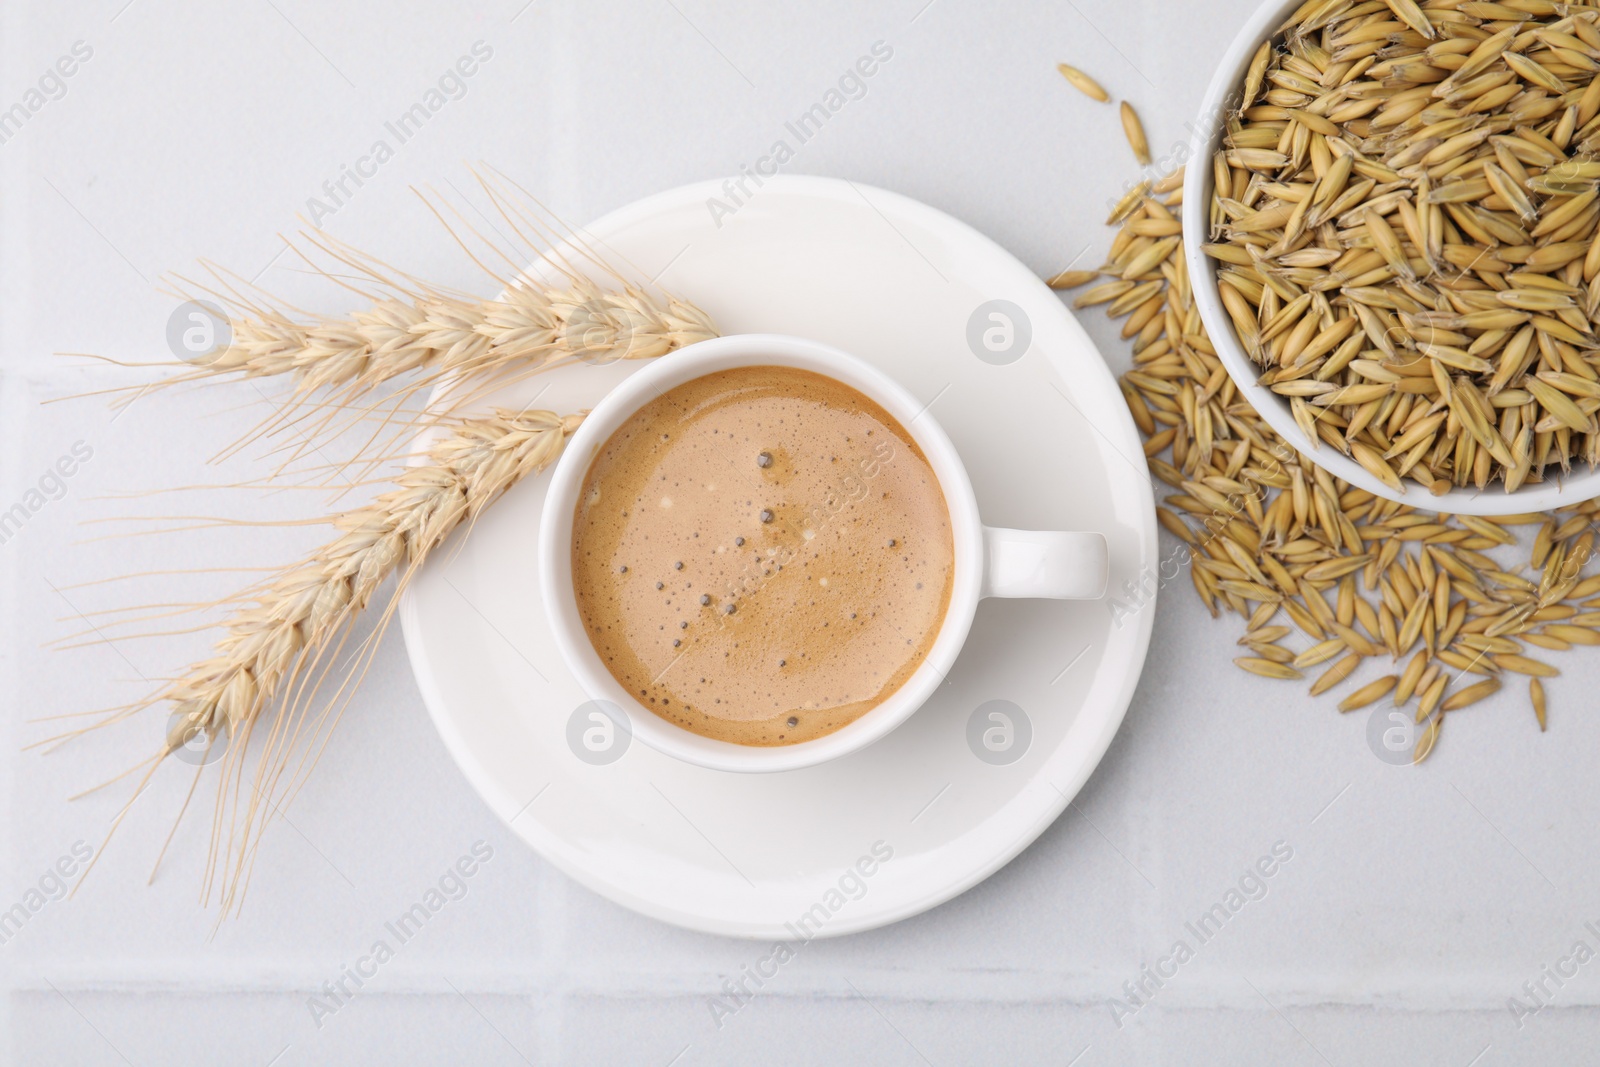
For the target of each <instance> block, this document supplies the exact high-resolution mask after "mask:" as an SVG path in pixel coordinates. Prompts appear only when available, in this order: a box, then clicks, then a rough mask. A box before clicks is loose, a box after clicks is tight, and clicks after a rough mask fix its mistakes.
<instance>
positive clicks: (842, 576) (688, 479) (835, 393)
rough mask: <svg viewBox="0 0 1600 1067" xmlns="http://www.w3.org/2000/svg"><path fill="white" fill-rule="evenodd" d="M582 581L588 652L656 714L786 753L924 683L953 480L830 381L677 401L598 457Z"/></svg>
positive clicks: (748, 382) (798, 376)
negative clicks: (785, 748)
mask: <svg viewBox="0 0 1600 1067" xmlns="http://www.w3.org/2000/svg"><path fill="white" fill-rule="evenodd" d="M572 570H573V583H574V590H575V592H576V595H577V601H578V609H579V613H580V615H581V617H582V619H583V623H584V628H585V630H586V631H587V632H588V635H589V639H590V641H591V642H592V643H593V645H594V647H595V650H596V651H597V652H598V653H599V655H600V658H601V660H602V661H603V662H604V663H605V665H606V668H607V669H608V670H609V671H610V672H611V674H612V676H613V677H615V678H616V679H617V681H618V682H619V683H621V685H622V686H623V687H624V688H625V689H626V690H627V691H628V692H629V693H630V694H631V695H633V696H634V698H635V699H636V700H637V701H638V702H639V703H640V704H641V705H643V706H644V707H645V708H648V709H649V710H650V711H652V712H654V713H655V714H657V715H659V716H661V717H662V718H664V719H667V720H668V721H671V722H674V723H677V724H678V725H680V726H683V727H685V728H686V729H689V730H691V731H693V732H695V733H697V734H702V735H704V736H707V737H713V738H717V739H719V740H724V741H732V742H735V743H738V744H747V745H788V744H795V743H797V742H801V741H807V740H811V739H813V738H816V737H821V736H823V735H825V734H828V733H831V732H833V731H834V730H837V729H839V728H840V727H842V726H845V725H847V724H848V723H850V722H852V721H854V720H855V719H857V718H859V717H860V716H861V715H862V714H864V713H865V712H867V711H869V710H871V709H872V708H873V707H876V706H877V705H878V704H880V703H882V702H883V701H884V700H885V699H886V698H888V697H889V696H890V695H891V694H893V693H894V692H895V691H896V690H897V689H899V688H900V686H901V685H903V684H904V683H905V681H906V679H908V678H909V677H910V676H911V674H912V673H913V672H914V671H915V670H916V669H917V667H918V666H920V665H921V663H922V661H923V659H924V658H925V657H926V655H927V652H928V649H929V648H930V647H932V645H933V642H934V639H935V638H936V637H937V636H938V631H939V627H940V626H941V624H942V623H943V621H944V615H945V611H946V609H947V608H948V607H949V602H950V592H951V584H952V578H953V574H954V546H953V537H952V532H951V523H950V514H949V509H948V507H947V506H946V503H945V499H944V494H943V492H942V491H941V489H940V487H939V483H938V479H937V478H936V476H935V475H934V472H933V469H932V467H931V466H930V465H929V463H928V461H927V458H926V457H925V456H924V455H923V453H922V450H921V449H920V448H919V447H918V446H917V444H916V442H915V441H914V440H913V439H912V438H911V436H910V434H908V433H907V432H906V430H905V429H904V428H903V427H902V426H901V425H900V424H899V423H898V422H897V421H896V420H895V419H894V417H893V416H891V415H890V414H889V413H888V412H887V411H885V410H884V409H883V408H882V407H881V406H879V405H878V404H877V403H875V402H874V401H872V400H871V399H870V398H868V397H867V396H865V395H864V394H862V393H860V392H859V391H857V390H855V389H853V388H851V387H850V386H847V385H844V384H843V383H841V382H838V381H835V380H833V379H831V378H827V377H825V376H823V375H820V374H815V373H812V372H810V371H803V370H796V369H793V368H787V367H743V368H738V369H735V370H729V371H722V372H718V373H715V374H710V375H706V376H705V377H702V378H697V379H695V380H693V381H690V382H687V383H685V384H683V385H680V386H678V387H676V388H674V389H672V390H670V391H668V392H667V393H665V394H664V395H663V396H661V397H658V398H657V399H656V400H654V401H652V402H650V403H649V404H647V405H645V406H644V407H642V408H641V409H640V410H639V411H638V412H636V413H635V414H634V415H633V416H632V417H631V418H630V419H629V420H628V422H627V423H625V424H624V425H623V426H622V427H621V428H619V429H618V430H617V431H616V433H614V434H613V435H612V436H611V438H610V439H608V440H607V441H606V443H605V444H604V445H603V446H602V447H601V448H600V450H599V452H598V453H597V455H596V457H595V459H594V461H593V462H592V463H591V464H590V467H589V470H588V472H587V474H586V475H585V477H584V482H583V487H582V490H581V492H580V494H579V500H578V504H577V507H576V511H575V515H574V526H573V545H572ZM674 642H676V644H674Z"/></svg>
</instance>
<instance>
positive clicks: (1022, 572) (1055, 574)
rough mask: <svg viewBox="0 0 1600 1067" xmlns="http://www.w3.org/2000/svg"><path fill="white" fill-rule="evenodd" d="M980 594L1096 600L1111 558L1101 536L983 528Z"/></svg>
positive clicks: (1104, 587)
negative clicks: (981, 587) (981, 590)
mask: <svg viewBox="0 0 1600 1067" xmlns="http://www.w3.org/2000/svg"><path fill="white" fill-rule="evenodd" d="M983 556H984V567H983V592H982V594H981V595H982V596H985V597H992V596H993V597H1008V598H1016V597H1033V598H1039V599H1045V600H1098V599H1100V598H1101V597H1103V596H1105V593H1106V580H1107V575H1108V573H1109V571H1110V558H1109V553H1108V551H1107V549H1106V539H1105V535H1103V534H1097V533H1066V532H1058V531H1053V530H1006V529H1002V528H1000V527H996V526H985V527H984V528H983Z"/></svg>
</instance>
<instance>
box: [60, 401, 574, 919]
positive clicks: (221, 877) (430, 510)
mask: <svg viewBox="0 0 1600 1067" xmlns="http://www.w3.org/2000/svg"><path fill="white" fill-rule="evenodd" d="M582 418H583V417H582V416H581V415H566V416H562V415H558V414H556V413H554V412H549V411H532V412H520V413H513V412H497V413H496V414H494V415H492V416H487V417H483V418H473V419H468V420H464V421H461V422H459V423H457V424H455V425H453V426H450V427H449V428H448V430H445V428H444V427H441V428H440V430H439V432H442V433H443V434H444V436H443V437H442V438H441V439H439V440H437V441H436V442H435V443H434V444H432V445H431V446H430V447H429V449H428V452H427V457H426V461H425V462H423V463H420V464H418V465H415V466H409V467H406V468H404V469H403V470H402V471H401V472H400V473H399V474H398V475H397V476H396V478H395V479H394V481H395V488H393V489H392V490H390V491H388V492H385V493H383V494H381V495H380V496H378V497H377V498H375V499H374V500H372V501H371V502H370V503H367V504H365V505H363V506H361V507H358V508H355V509H353V510H351V511H347V512H344V513H341V514H338V515H334V516H331V517H330V518H329V519H328V520H327V521H328V523H329V524H330V525H331V526H332V527H333V528H334V529H335V530H337V531H338V535H337V536H336V537H335V538H334V539H333V540H332V541H330V542H329V543H328V544H326V545H325V546H323V547H322V548H320V549H318V550H317V551H315V552H313V553H312V554H311V555H310V556H308V557H307V558H306V559H304V560H302V561H301V562H299V563H297V564H294V565H292V566H290V567H288V568H286V569H285V570H283V571H282V572H281V573H279V574H277V575H275V576H274V577H272V578H270V579H268V580H266V581H264V582H262V583H261V584H259V585H258V586H256V587H254V588H252V589H249V590H246V591H245V592H244V593H243V594H241V596H240V597H239V598H238V599H239V600H240V601H242V602H244V604H245V606H243V607H241V608H240V609H239V610H237V611H236V612H235V613H234V614H233V615H232V617H231V618H230V619H228V621H227V622H226V623H225V624H224V627H223V636H222V637H221V639H220V640H219V641H218V642H217V645H216V648H215V654H214V655H213V656H212V657H211V658H210V659H207V660H203V661H201V662H198V663H195V664H193V665H192V666H191V667H190V668H189V669H188V670H187V671H186V672H185V673H184V675H183V676H182V677H181V678H180V679H179V680H178V681H176V682H174V683H172V684H171V685H169V686H168V687H166V688H165V689H164V690H162V691H160V692H159V693H157V694H155V695H154V696H153V697H152V698H151V699H149V700H147V701H144V702H142V703H140V704H138V705H135V706H133V707H130V708H127V709H123V710H121V711H119V712H118V713H116V714H115V715H114V716H112V717H111V718H110V719H107V720H104V721H102V722H100V723H97V724H96V725H97V726H99V725H105V724H106V723H107V722H110V721H116V720H118V719H122V718H125V717H127V716H129V715H132V714H135V713H137V712H138V711H141V710H144V709H145V708H148V707H151V706H154V705H157V704H170V705H171V706H172V707H173V709H175V711H176V713H177V714H176V715H175V717H174V719H173V721H172V725H171V728H170V731H169V734H168V737H167V740H166V743H165V745H164V746H163V747H162V749H161V750H160V752H159V753H158V755H157V757H156V759H155V760H154V761H153V762H152V765H151V768H150V771H149V772H147V774H146V776H145V779H146V781H148V779H149V777H150V775H151V774H153V773H154V771H155V769H156V767H158V766H160V764H161V762H162V761H163V760H164V759H165V758H166V757H167V756H169V755H170V754H171V753H172V752H174V751H176V750H177V749H178V748H179V747H180V746H182V745H184V744H185V743H186V742H187V741H189V740H190V739H191V738H193V737H194V736H195V735H196V734H197V733H203V734H205V735H206V737H207V738H208V739H210V741H211V742H213V743H215V742H216V741H217V739H219V738H220V737H222V736H223V735H224V734H226V735H227V737H228V739H229V741H230V742H231V743H230V745H229V748H228V750H227V752H226V753H225V755H224V757H223V760H222V764H221V766H222V774H221V777H220V779H219V781H218V792H217V809H216V818H215V819H214V820H213V825H212V842H211V852H210V859H209V862H208V875H207V898H208V899H209V898H210V889H211V886H212V885H213V879H214V880H215V885H216V887H217V891H218V894H219V900H220V901H221V903H222V905H223V913H224V914H227V913H228V911H229V910H230V909H232V908H236V907H237V906H238V905H240V904H241V903H242V893H243V889H244V885H245V882H246V879H247V875H248V871H249V867H250V863H251V861H252V859H253V854H254V846H255V843H256V841H257V840H258V839H259V835H260V831H261V830H262V829H264V828H265V825H266V823H267V821H268V820H269V819H270V817H271V816H272V815H273V814H274V813H275V812H276V811H277V810H278V808H279V807H280V806H281V805H282V804H284V803H287V801H288V799H289V798H290V797H291V796H292V794H293V792H294V791H295V789H297V788H298V785H299V783H300V782H302V781H303V780H304V775H305V773H306V772H308V771H309V770H310V767H311V765H312V764H314V762H315V757H316V755H317V754H318V753H319V752H320V749H321V745H322V743H323V742H324V741H325V740H326V736H327V733H328V730H329V729H331V727H332V725H333V723H334V722H335V721H336V720H337V717H338V713H339V711H340V710H342V707H343V703H344V701H345V700H346V699H347V698H348V697H349V695H350V693H351V692H352V691H353V689H354V686H355V684H357V683H358V682H359V677H360V675H361V673H363V672H364V670H365V667H366V664H367V663H368V662H370V657H371V653H372V650H373V649H375V647H376V645H377V642H378V640H379V639H380V638H381V636H382V634H383V632H384V629H385V628H386V627H387V625H388V623H389V621H390V620H391V619H392V617H393V614H394V611H395V608H396V606H397V604H398V602H399V598H400V595H401V593H403V592H404V590H405V588H406V586H407V584H408V583H409V582H410V580H411V579H412V578H413V577H414V576H415V574H416V573H417V571H418V569H419V568H420V567H421V566H422V564H423V563H424V561H426V560H427V559H428V557H429V555H430V553H432V552H433V551H434V550H435V549H437V548H438V547H439V545H441V544H442V543H443V542H444V541H445V539H446V538H447V537H449V536H450V534H451V533H452V532H453V531H455V530H457V529H458V528H460V527H462V526H463V525H470V524H471V523H472V522H473V521H474V520H476V519H477V518H478V517H479V516H480V515H482V514H483V512H484V511H485V510H486V509H487V508H488V507H489V506H490V505H491V504H492V503H493V502H494V501H495V500H497V499H498V498H499V497H500V495H501V494H503V493H504V492H505V491H506V490H508V489H510V488H511V487H512V486H513V485H515V484H516V483H517V482H519V481H521V480H522V479H523V478H526V477H528V476H529V475H532V474H535V473H538V472H539V471H542V470H544V469H545V468H546V467H548V466H550V464H551V463H553V462H554V461H555V460H556V459H557V458H558V457H559V456H560V454H561V450H562V447H563V446H564V444H565V442H566V440H567V438H568V437H569V436H570V435H571V434H572V432H573V431H574V430H575V429H576V428H577V427H578V425H579V424H580V423H581V422H582ZM391 576H398V582H397V583H396V585H395V587H394V588H393V591H392V592H391V593H390V594H389V595H388V598H387V601H386V602H385V604H384V606H383V608H382V610H381V612H380V614H379V616H378V621H377V627H376V630H375V631H374V632H373V633H372V634H371V635H370V636H368V637H367V638H366V639H365V640H364V642H363V643H362V645H361V647H360V648H359V649H358V650H357V651H356V653H355V654H354V656H353V657H352V658H353V660H354V666H352V667H350V668H348V669H347V674H346V677H345V680H344V681H343V682H341V683H340V684H339V686H338V687H337V691H336V692H335V693H333V694H331V695H324V694H322V693H321V689H322V686H323V682H324V681H325V680H326V678H327V676H328V674H329V672H330V670H332V669H333V664H334V661H335V659H336V658H337V657H338V655H339V654H340V653H341V652H342V650H343V648H344V645H345V643H346V641H347V639H348V638H349V636H350V633H351V629H352V627H353V625H354V624H355V622H356V621H357V619H358V618H359V617H361V616H362V614H363V613H364V612H366V611H367V610H368V608H369V607H370V606H371V605H372V604H373V601H374V599H375V598H377V596H378V594H379V590H380V588H381V587H382V586H383V584H384V582H385V581H386V580H387V579H388V578H390V577H391ZM341 669H344V668H341ZM90 728H91V729H92V728H95V727H90ZM258 731H264V732H265V734H266V736H265V737H264V738H262V739H260V746H259V749H258V753H259V754H258V757H257V762H256V767H255V770H254V774H253V776H250V777H251V780H250V783H249V788H248V789H247V790H241V786H242V785H243V783H244V779H245V778H246V777H247V775H248V772H247V770H246V768H245V759H246V752H247V749H248V748H249V745H250V741H251V739H252V738H254V737H255V736H256V735H257V733H258ZM140 788H141V789H142V788H143V783H141V786H140ZM180 818H181V813H180ZM224 828H226V835H224ZM113 829H114V827H113Z"/></svg>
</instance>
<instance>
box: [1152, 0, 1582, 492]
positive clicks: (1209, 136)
mask: <svg viewBox="0 0 1600 1067" xmlns="http://www.w3.org/2000/svg"><path fill="white" fill-rule="evenodd" d="M1302 3H1303V0H1266V2H1265V3H1263V4H1262V5H1261V6H1260V7H1259V8H1257V9H1256V11H1255V13H1254V14H1253V15H1251V17H1250V18H1249V19H1248V20H1246V21H1245V23H1244V25H1243V27H1241V29H1240V30H1239V33H1238V35H1237V36H1235V37H1234V39H1233V43H1232V44H1230V45H1229V46H1228V48H1227V50H1226V51H1225V52H1224V53H1223V55H1222V59H1221V60H1220V62H1219V63H1218V64H1217V69H1216V73H1215V74H1214V75H1213V76H1212V79H1211V84H1210V85H1209V86H1208V87H1207V89H1206V92H1205V95H1204V97H1203V98H1202V100H1201V107H1200V112H1199V115H1198V116H1197V118H1196V120H1195V123H1194V124H1193V126H1191V130H1192V131H1193V133H1194V138H1195V139H1194V144H1195V151H1194V152H1192V153H1191V154H1190V156H1189V159H1188V170H1187V171H1186V172H1185V175H1184V182H1183V210H1182V221H1183V256H1184V263H1185V266H1186V267H1187V268H1188V272H1189V287H1190V291H1191V292H1192V294H1193V296H1194V301H1195V306H1196V307H1197V308H1198V309H1199V311H1200V320H1201V322H1202V323H1204V324H1205V328H1206V335H1207V336H1208V337H1209V338H1210V340H1211V344H1212V347H1213V348H1215V349H1216V351H1217V357H1218V358H1219V359H1220V360H1221V361H1222V365H1223V366H1224V367H1225V368H1227V371H1228V377H1230V378H1231V379H1233V383H1234V386H1235V387H1236V388H1238V390H1239V392H1240V394H1241V395H1242V396H1243V397H1244V398H1245V399H1246V400H1248V401H1249V402H1250V406H1251V407H1252V408H1254V409H1255V411H1256V413H1257V414H1258V415H1260V416H1261V418H1262V420H1263V421H1264V422H1266V423H1267V425H1268V426H1270V427H1272V430H1273V432H1274V433H1276V434H1277V435H1278V436H1279V437H1281V438H1283V439H1284V440H1285V441H1287V442H1288V443H1289V444H1290V445H1291V446H1292V447H1293V448H1294V449H1295V450H1296V451H1297V452H1299V453H1300V454H1301V455H1302V456H1303V457H1305V458H1306V459H1308V460H1309V461H1310V462H1312V463H1314V464H1316V465H1317V466H1319V467H1322V468H1324V469H1325V470H1327V471H1328V473H1330V474H1332V475H1334V476H1335V477H1337V478H1340V479H1343V480H1344V481H1345V482H1348V483H1349V484H1351V485H1354V486H1356V487H1358V488H1360V489H1365V490H1366V491H1367V492H1370V493H1374V494H1376V495H1378V496H1380V497H1383V498H1384V499H1386V500H1392V501H1394V502H1396V503H1399V504H1405V505H1406V506H1408V507H1415V508H1420V509H1422V510H1424V511H1431V512H1437V513H1441V514H1455V515H1481V516H1496V515H1519V514H1523V513H1526V512H1534V511H1551V510H1554V509H1556V508H1560V507H1564V506H1570V505H1572V504H1577V503H1581V502H1583V501H1586V500H1589V499H1591V498H1593V497H1596V496H1600V467H1594V468H1591V469H1590V470H1589V471H1587V472H1581V471H1579V470H1578V469H1577V468H1574V469H1573V470H1572V471H1570V472H1565V473H1558V474H1556V475H1555V476H1553V477H1550V479H1549V480H1547V481H1544V482H1537V483H1533V484H1531V485H1528V484H1525V485H1523V486H1522V487H1521V488H1519V489H1516V490H1515V491H1513V492H1509V493H1508V492H1506V491H1505V490H1504V489H1503V488H1499V487H1498V486H1496V485H1495V484H1493V483H1491V484H1490V485H1488V486H1486V487H1485V488H1483V489H1478V488H1476V487H1472V486H1468V487H1464V488H1462V487H1452V488H1451V489H1449V490H1448V491H1447V492H1445V493H1442V494H1439V495H1437V496H1435V495H1434V494H1432V493H1430V492H1429V491H1428V490H1427V489H1426V488H1424V487H1423V486H1421V485H1419V484H1418V483H1416V482H1413V481H1410V480H1409V479H1402V481H1401V484H1402V486H1403V488H1402V489H1401V490H1400V491H1399V492H1396V491H1395V490H1394V489H1391V488H1390V487H1389V486H1387V485H1385V484H1384V483H1383V482H1382V481H1381V480H1380V479H1379V478H1377V477H1376V476H1374V475H1373V474H1371V473H1369V472H1368V471H1367V470H1366V468H1364V467H1362V466H1361V464H1359V463H1357V462H1356V461H1355V460H1354V459H1352V458H1350V457H1349V456H1346V455H1344V454H1343V453H1341V452H1340V451H1339V450H1338V449H1336V448H1334V447H1332V446H1331V445H1329V444H1328V443H1327V442H1325V441H1321V440H1317V441H1313V440H1312V439H1311V438H1310V437H1308V436H1307V435H1306V433H1305V431H1303V430H1301V429H1300V425H1299V424H1298V423H1297V422H1295V421H1294V416H1293V414H1292V413H1291V411H1290V409H1289V405H1288V404H1286V403H1285V402H1284V401H1283V400H1282V399H1281V398H1280V397H1279V396H1278V395H1277V394H1276V393H1274V392H1272V390H1270V389H1268V388H1266V387H1265V386H1263V385H1261V384H1260V383H1259V382H1258V380H1257V377H1258V374H1259V367H1258V365H1257V364H1256V362H1255V361H1254V360H1252V359H1251V358H1250V356H1249V355H1248V354H1247V353H1246V352H1245V351H1244V348H1243V346H1242V345H1241V344H1240V343H1239V339H1238V336H1237V335H1236V334H1235V333H1234V328H1233V320H1232V318H1231V317H1230V316H1229V315H1228V312H1227V309H1226V308H1224V307H1223V305H1222V297H1221V294H1220V292H1219V291H1218V286H1219V284H1220V283H1219V282H1218V281H1217V275H1216V266H1215V264H1216V261H1215V260H1213V259H1212V258H1211V257H1210V256H1209V255H1207V254H1206V252H1205V251H1204V249H1203V248H1202V247H1201V246H1202V245H1204V244H1205V243H1206V242H1207V240H1208V239H1209V236H1210V232H1209V231H1210V212H1209V204H1210V202H1211V193H1212V189H1213V187H1214V182H1213V176H1212V169H1211V159H1212V156H1213V155H1214V154H1215V153H1216V150H1217V147H1218V145H1219V143H1220V142H1221V139H1222V132H1223V129H1224V127H1225V125H1226V123H1227V119H1228V117H1229V116H1230V115H1232V114H1233V113H1234V111H1236V110H1237V104H1238V101H1237V96H1238V94H1239V91H1240V89H1241V88H1242V85H1243V82H1244V76H1245V73H1246V72H1247V70H1248V69H1249V64H1250V60H1251V59H1252V58H1253V57H1254V55H1255V53H1256V49H1258V48H1259V47H1260V46H1261V42H1262V41H1264V40H1266V39H1267V38H1268V37H1269V36H1274V35H1276V32H1277V30H1278V28H1279V27H1280V26H1281V25H1282V24H1283V23H1284V22H1285V21H1286V20H1287V19H1288V17H1289V16H1290V15H1292V14H1293V13H1294V12H1295V11H1296V10H1297V9H1298V8H1300V7H1301V6H1302Z"/></svg>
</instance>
